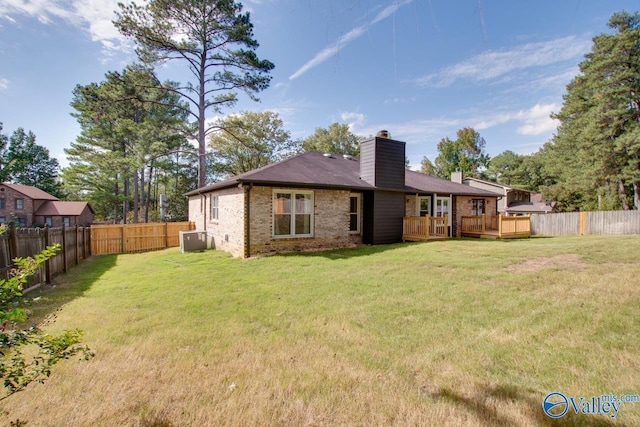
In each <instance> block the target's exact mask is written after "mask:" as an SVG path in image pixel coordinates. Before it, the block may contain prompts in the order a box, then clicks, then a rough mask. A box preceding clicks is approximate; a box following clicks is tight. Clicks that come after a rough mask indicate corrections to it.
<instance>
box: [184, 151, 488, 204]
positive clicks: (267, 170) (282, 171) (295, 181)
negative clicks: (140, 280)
mask: <svg viewBox="0 0 640 427" xmlns="http://www.w3.org/2000/svg"><path fill="white" fill-rule="evenodd" d="M241 183H253V184H259V185H287V186H299V187H313V188H344V189H352V190H373V189H375V187H374V186H372V185H371V184H369V183H367V182H365V181H363V180H362V179H360V159H359V158H357V157H351V156H348V157H347V156H345V157H343V156H342V155H333V156H331V157H327V156H326V155H324V154H322V153H320V152H318V151H310V152H307V153H304V154H300V155H297V156H294V157H291V158H289V159H286V160H283V161H281V162H277V163H273V164H270V165H268V166H264V167H262V168H258V169H254V170H252V171H250V172H246V173H243V174H241V175H237V176H234V177H232V178H229V179H227V180H224V181H221V182H217V183H215V184H211V185H208V186H205V187H202V188H199V189H197V190H193V191H190V192H188V193H186V195H187V196H194V195H196V194H200V193H206V192H209V191H213V190H217V189H221V188H227V187H233V186H235V185H238V184H241ZM404 191H405V192H409V193H413V192H419V193H425V192H426V193H442V194H454V195H470V196H485V197H495V196H496V194H495V193H493V192H491V191H486V190H481V189H478V188H473V187H470V186H468V185H462V184H457V183H455V182H451V181H447V180H446V179H441V178H437V177H434V176H429V175H424V174H421V173H418V172H414V171H409V170H408V171H406V175H405V190H404Z"/></svg>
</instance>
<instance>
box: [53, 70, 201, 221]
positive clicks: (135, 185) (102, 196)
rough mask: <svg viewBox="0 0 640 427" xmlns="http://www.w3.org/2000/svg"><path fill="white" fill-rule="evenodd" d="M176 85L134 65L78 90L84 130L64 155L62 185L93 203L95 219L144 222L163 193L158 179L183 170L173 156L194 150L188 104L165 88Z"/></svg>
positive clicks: (75, 103) (76, 103) (75, 102)
mask: <svg viewBox="0 0 640 427" xmlns="http://www.w3.org/2000/svg"><path fill="white" fill-rule="evenodd" d="M173 86H174V84H173V83H171V82H165V83H161V82H160V81H159V80H158V79H157V78H156V76H155V74H154V72H153V70H152V69H150V68H148V67H145V66H141V65H130V66H127V67H126V68H125V69H124V70H123V71H122V72H109V73H107V74H106V80H105V81H104V82H101V83H99V84H98V83H91V84H89V85H87V86H77V87H76V88H75V89H74V98H73V101H72V102H71V106H72V107H73V108H74V109H75V110H76V111H77V112H76V113H74V117H76V119H77V120H78V123H80V126H81V128H82V132H81V134H80V135H79V136H78V138H77V139H76V141H75V142H72V143H71V147H70V148H68V149H65V152H66V153H67V155H68V156H69V161H70V165H69V167H68V168H65V170H64V171H63V175H64V182H65V186H66V188H67V189H68V191H69V192H70V193H71V194H72V197H74V198H77V199H85V200H89V201H90V202H91V204H92V207H93V208H94V210H95V212H96V216H97V217H98V218H100V219H107V218H108V219H112V220H114V222H117V221H120V220H121V219H123V218H127V216H129V213H130V212H133V213H132V219H133V221H134V222H138V220H139V217H138V215H141V216H142V217H143V218H144V220H145V222H146V221H147V220H148V218H149V215H150V210H151V205H152V204H154V206H155V205H157V202H158V200H157V198H158V197H157V195H158V191H161V190H162V189H161V188H159V186H158V185H154V184H155V183H157V181H158V180H157V177H158V176H161V177H165V176H166V175H171V174H173V173H174V172H176V170H177V169H180V167H179V166H176V165H179V164H180V163H182V167H185V162H184V161H182V162H180V160H181V157H180V156H177V159H176V156H175V154H176V153H184V154H185V155H188V154H189V153H190V152H193V151H194V150H193V149H192V148H191V147H190V146H189V144H188V143H187V142H186V139H187V137H186V135H187V134H188V133H189V132H190V129H189V128H188V126H187V124H186V116H187V112H186V105H185V104H184V103H181V102H180V100H179V97H178V95H176V94H175V93H173V92H171V91H166V90H165V88H166V87H173ZM174 159H176V163H175V164H174V163H173V160H174ZM176 173H179V171H178V172H176ZM175 179H178V178H177V177H176V178H175ZM165 181H166V180H165ZM156 190H157V191H156Z"/></svg>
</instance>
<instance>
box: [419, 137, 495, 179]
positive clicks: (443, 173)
mask: <svg viewBox="0 0 640 427" xmlns="http://www.w3.org/2000/svg"><path fill="white" fill-rule="evenodd" d="M457 136H458V139H456V140H453V141H452V140H450V139H449V138H442V140H440V142H439V143H438V157H436V159H435V162H434V164H431V162H427V163H426V162H425V161H424V159H423V162H422V163H423V164H422V167H423V169H424V170H427V171H429V170H430V169H431V166H433V172H434V173H435V175H437V176H439V177H441V178H444V179H449V178H450V177H451V173H452V172H455V171H456V170H459V171H461V172H462V173H463V176H470V177H476V178H480V177H482V170H483V168H485V167H486V166H487V164H488V162H489V155H488V154H486V153H485V152H484V147H485V144H486V143H485V140H484V138H482V137H481V136H480V134H479V133H478V132H476V131H475V130H474V129H473V128H463V129H460V130H458V132H457ZM427 160H428V159H427Z"/></svg>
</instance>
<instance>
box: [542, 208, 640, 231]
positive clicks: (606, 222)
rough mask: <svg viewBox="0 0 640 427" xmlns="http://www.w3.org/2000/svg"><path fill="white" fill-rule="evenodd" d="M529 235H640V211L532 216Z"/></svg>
mask: <svg viewBox="0 0 640 427" xmlns="http://www.w3.org/2000/svg"><path fill="white" fill-rule="evenodd" d="M531 233H532V234H537V235H544V236H569V235H592V234H614V235H615V234H640V211H637V210H634V211H597V212H565V213H552V214H533V215H531Z"/></svg>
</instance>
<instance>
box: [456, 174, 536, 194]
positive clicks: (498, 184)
mask: <svg viewBox="0 0 640 427" xmlns="http://www.w3.org/2000/svg"><path fill="white" fill-rule="evenodd" d="M464 181H475V182H479V183H481V184H485V185H490V186H493V187H496V189H498V188H499V189H501V190H505V191H511V190H515V191H524V192H527V193H531V190H525V189H524V188H517V187H512V186H511V185H507V184H501V183H499V182H493V181H486V180H484V179H479V178H473V177H466V178H464V179H463V182H464ZM500 193H501V194H505V192H503V191H500Z"/></svg>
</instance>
